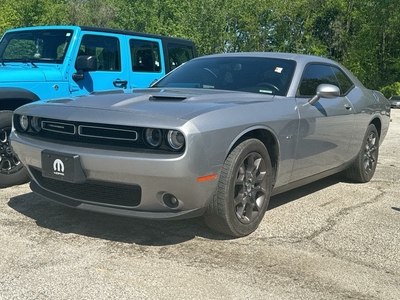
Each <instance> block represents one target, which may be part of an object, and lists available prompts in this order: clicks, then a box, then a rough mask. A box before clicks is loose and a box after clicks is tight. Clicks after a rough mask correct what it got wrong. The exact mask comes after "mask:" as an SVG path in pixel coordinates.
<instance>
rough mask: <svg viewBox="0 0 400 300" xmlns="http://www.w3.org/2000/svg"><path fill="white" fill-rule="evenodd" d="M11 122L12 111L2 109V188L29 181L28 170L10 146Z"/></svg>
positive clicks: (0, 112) (0, 177) (0, 137)
mask: <svg viewBox="0 0 400 300" xmlns="http://www.w3.org/2000/svg"><path fill="white" fill-rule="evenodd" d="M11 122H12V111H8V110H3V111H0V188H6V187H9V186H13V185H17V184H22V183H26V182H28V181H29V175H28V171H27V170H26V168H25V167H24V166H23V165H22V163H21V162H20V160H19V159H18V157H17V156H16V154H15V153H14V151H12V148H11V147H10V139H9V137H10V132H11Z"/></svg>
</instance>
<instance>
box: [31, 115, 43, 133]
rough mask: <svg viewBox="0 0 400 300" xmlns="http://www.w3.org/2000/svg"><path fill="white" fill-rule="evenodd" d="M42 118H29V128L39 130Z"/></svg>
mask: <svg viewBox="0 0 400 300" xmlns="http://www.w3.org/2000/svg"><path fill="white" fill-rule="evenodd" d="M41 123H42V119H40V118H38V117H33V118H31V128H32V130H33V131H35V132H39V131H40V130H41V129H42V124H41Z"/></svg>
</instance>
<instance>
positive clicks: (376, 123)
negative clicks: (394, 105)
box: [371, 118, 382, 137]
mask: <svg viewBox="0 0 400 300" xmlns="http://www.w3.org/2000/svg"><path fill="white" fill-rule="evenodd" d="M371 124H373V125H374V126H375V128H376V130H377V131H378V134H379V137H381V129H382V123H381V120H380V119H379V118H375V119H373V120H372V122H371Z"/></svg>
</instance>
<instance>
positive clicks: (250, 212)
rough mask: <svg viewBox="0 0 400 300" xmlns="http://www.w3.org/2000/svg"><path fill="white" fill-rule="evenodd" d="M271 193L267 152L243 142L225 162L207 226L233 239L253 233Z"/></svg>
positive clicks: (255, 143) (261, 146)
mask: <svg viewBox="0 0 400 300" xmlns="http://www.w3.org/2000/svg"><path fill="white" fill-rule="evenodd" d="M271 190H272V167H271V160H270V157H269V154H268V150H267V149H266V147H265V146H264V144H263V143H261V142H260V141H259V140H256V139H249V140H246V141H244V142H242V143H241V144H239V145H238V146H237V147H236V148H235V149H233V151H232V152H231V153H230V154H229V156H228V158H227V159H226V160H225V162H224V165H223V167H222V170H221V174H220V178H219V182H218V188H217V191H216V193H215V195H214V198H213V200H212V201H211V203H210V204H209V207H208V209H207V211H206V213H205V215H204V218H205V221H206V224H207V225H208V226H209V227H210V228H211V229H213V230H215V231H218V232H221V233H223V234H227V235H230V236H234V237H242V236H246V235H248V234H250V233H252V232H253V231H255V230H256V229H257V228H258V226H259V224H260V222H261V220H262V219H263V217H264V214H265V211H266V210H267V207H268V203H269V199H270V196H271Z"/></svg>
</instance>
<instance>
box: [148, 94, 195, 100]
mask: <svg viewBox="0 0 400 300" xmlns="http://www.w3.org/2000/svg"><path fill="white" fill-rule="evenodd" d="M186 98H187V97H186V96H177V95H152V96H150V97H149V100H150V101H183V100H185V99H186Z"/></svg>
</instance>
